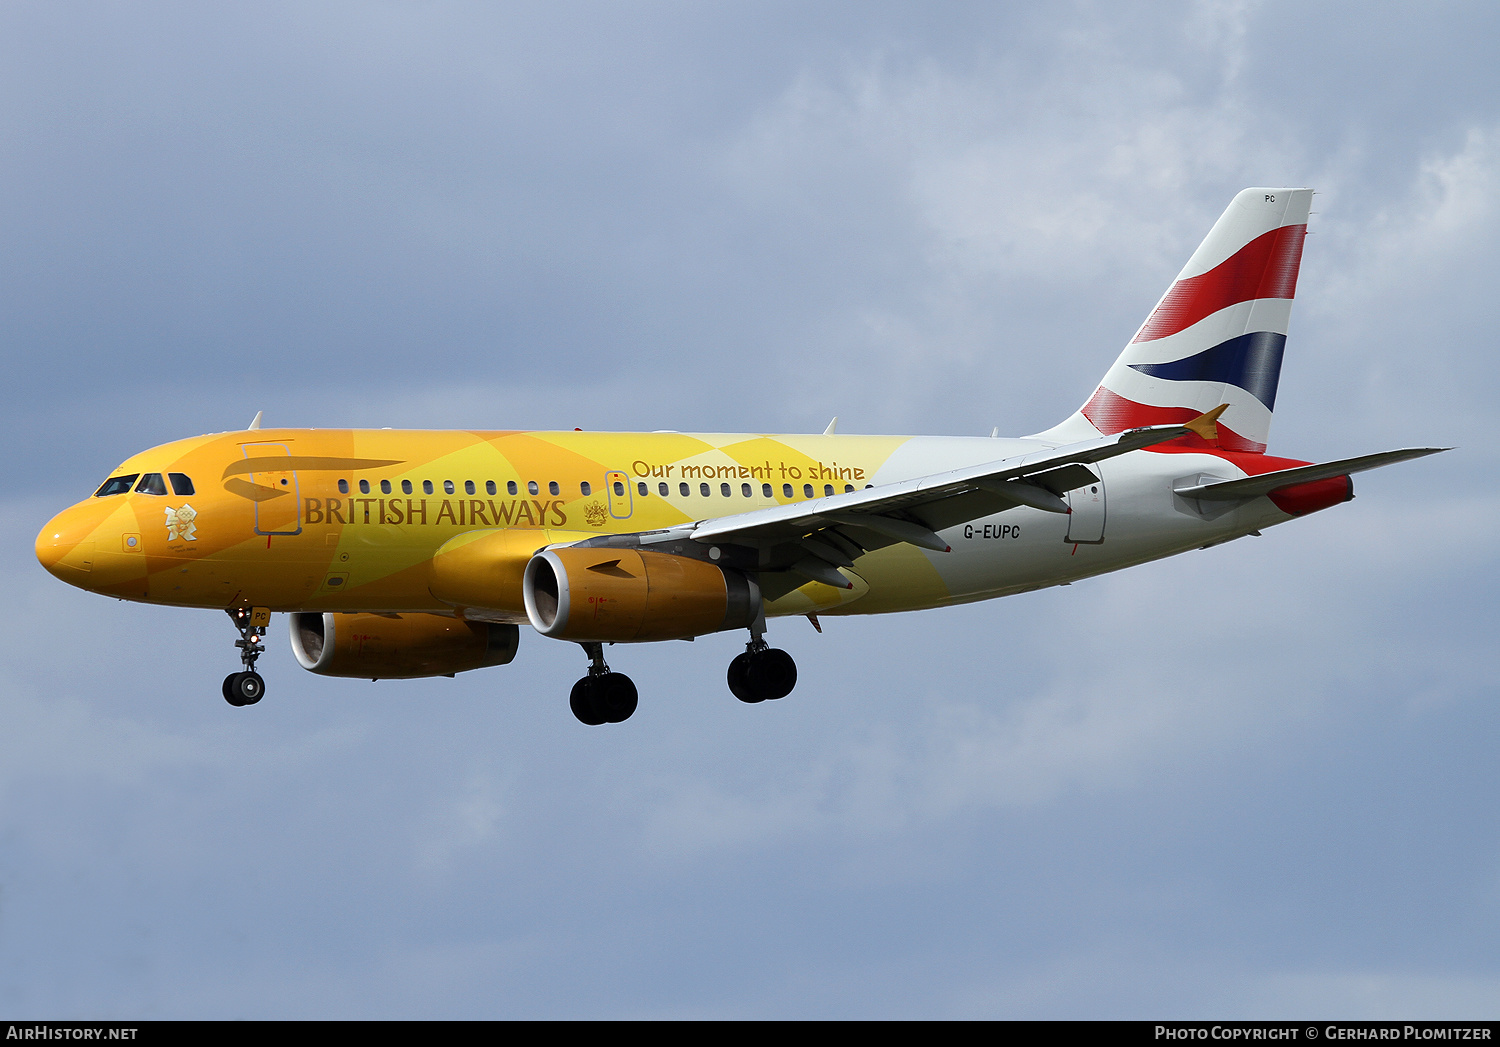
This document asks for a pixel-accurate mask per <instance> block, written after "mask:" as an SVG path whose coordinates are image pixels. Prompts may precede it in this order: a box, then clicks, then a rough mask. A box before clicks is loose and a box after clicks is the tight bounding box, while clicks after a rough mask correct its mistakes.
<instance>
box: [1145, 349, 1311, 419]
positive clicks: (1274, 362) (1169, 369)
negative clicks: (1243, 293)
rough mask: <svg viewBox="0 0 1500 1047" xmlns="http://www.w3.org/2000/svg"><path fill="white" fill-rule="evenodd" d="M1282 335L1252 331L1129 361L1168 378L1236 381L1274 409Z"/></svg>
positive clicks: (1281, 350) (1150, 373)
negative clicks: (1176, 353) (1173, 355)
mask: <svg viewBox="0 0 1500 1047" xmlns="http://www.w3.org/2000/svg"><path fill="white" fill-rule="evenodd" d="M1285 349H1286V335H1284V334H1275V333H1273V332H1271V331H1252V332H1251V333H1250V334H1242V335H1240V336H1239V337H1238V338H1231V339H1229V341H1227V342H1220V343H1219V344H1218V345H1216V346H1213V347H1212V348H1210V349H1205V350H1203V352H1201V353H1197V354H1195V355H1193V356H1188V357H1184V358H1183V359H1181V360H1173V361H1172V362H1171V363H1165V364H1131V365H1130V367H1131V369H1132V370H1136V371H1139V372H1141V373H1142V374H1149V375H1151V376H1152V377H1154V378H1165V379H1167V380H1168V381H1172V382H1224V383H1225V384H1227V385H1237V386H1239V387H1240V388H1241V389H1243V390H1245V392H1247V393H1249V394H1250V395H1251V396H1253V397H1255V398H1256V399H1257V400H1259V401H1260V402H1261V403H1263V404H1265V405H1266V408H1267V409H1268V410H1272V411H1274V410H1275V409H1276V383H1277V382H1278V381H1279V380H1280V378H1281V354H1282V352H1283V351H1284V350H1285Z"/></svg>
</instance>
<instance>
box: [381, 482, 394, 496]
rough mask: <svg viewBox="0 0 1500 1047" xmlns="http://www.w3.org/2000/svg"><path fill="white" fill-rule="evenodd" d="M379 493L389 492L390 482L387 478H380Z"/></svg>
mask: <svg viewBox="0 0 1500 1047" xmlns="http://www.w3.org/2000/svg"><path fill="white" fill-rule="evenodd" d="M380 493H381V494H390V493H391V482H390V481H389V480H381V481H380Z"/></svg>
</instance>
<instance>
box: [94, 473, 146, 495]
mask: <svg viewBox="0 0 1500 1047" xmlns="http://www.w3.org/2000/svg"><path fill="white" fill-rule="evenodd" d="M140 475H141V474H140V473H130V474H128V475H125V476H111V477H110V478H109V479H108V480H105V481H104V483H103V484H102V485H100V487H99V490H97V491H95V492H94V497H95V498H103V497H104V496H105V495H110V494H125V493H126V492H128V491H129V490H130V488H131V485H132V484H134V483H135V478H136V477H137V476H140Z"/></svg>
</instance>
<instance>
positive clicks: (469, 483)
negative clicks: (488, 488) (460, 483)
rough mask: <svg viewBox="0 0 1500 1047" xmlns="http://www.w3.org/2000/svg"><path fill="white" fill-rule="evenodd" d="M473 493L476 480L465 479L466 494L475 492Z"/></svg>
mask: <svg viewBox="0 0 1500 1047" xmlns="http://www.w3.org/2000/svg"><path fill="white" fill-rule="evenodd" d="M473 493H474V481H473V480H465V481H464V494H473Z"/></svg>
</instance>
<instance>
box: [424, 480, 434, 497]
mask: <svg viewBox="0 0 1500 1047" xmlns="http://www.w3.org/2000/svg"><path fill="white" fill-rule="evenodd" d="M422 493H423V494H431V493H432V481H431V480H423V481H422Z"/></svg>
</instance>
